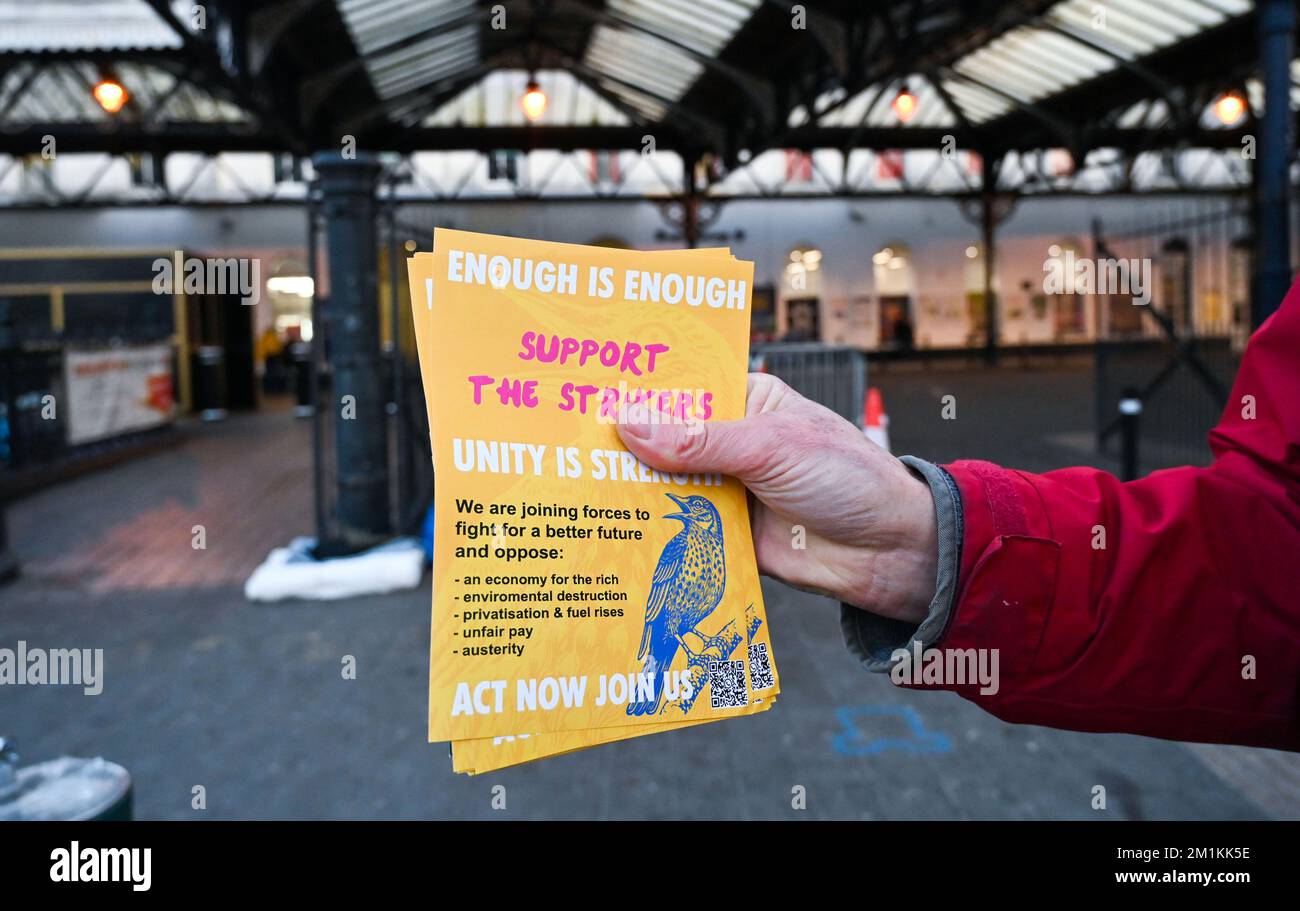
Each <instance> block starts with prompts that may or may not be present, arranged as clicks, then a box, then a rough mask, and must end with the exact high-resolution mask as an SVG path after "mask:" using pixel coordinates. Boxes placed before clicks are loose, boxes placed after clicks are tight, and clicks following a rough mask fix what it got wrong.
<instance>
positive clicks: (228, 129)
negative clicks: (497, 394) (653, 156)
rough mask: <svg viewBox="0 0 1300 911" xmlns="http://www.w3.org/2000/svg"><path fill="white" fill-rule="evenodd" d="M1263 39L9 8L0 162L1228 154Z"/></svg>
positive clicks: (577, 12)
mask: <svg viewBox="0 0 1300 911" xmlns="http://www.w3.org/2000/svg"><path fill="white" fill-rule="evenodd" d="M198 10H202V16H199V15H198V13H197V11H198ZM1254 19H1255V14H1254V4H1253V3H1251V2H1249V0H1106V2H1105V3H1097V2H1096V0H879V2H873V3H862V2H857V0H810V2H806V3H803V4H798V5H792V4H790V3H786V2H781V0H506V2H497V3H489V2H480V0H268V2H259V3H252V2H236V0H225V2H222V0H209V2H207V3H205V4H202V5H201V6H199V5H196V4H193V3H191V2H189V0H82V2H69V0H45V2H41V3H32V2H30V0H0V151H2V152H9V153H16V152H24V151H25V152H34V151H37V150H39V137H40V136H42V135H43V134H44V133H46V132H48V131H49V128H50V127H51V126H57V127H58V128H59V136H60V139H61V141H62V143H63V145H62V148H64V149H66V150H69V151H79V150H86V151H114V152H121V151H155V152H167V151H181V150H184V151H204V152H215V151H239V150H268V151H293V152H297V153H302V154H305V153H308V152H311V151H313V150H316V149H321V148H337V147H338V145H339V142H340V139H341V137H342V136H345V135H351V136H355V137H356V138H357V141H358V144H359V145H360V146H362V147H373V148H377V149H386V150H392V151H401V152H407V151H414V150H421V149H428V150H438V149H479V150H491V149H501V148H517V149H530V148H560V149H571V148H595V149H613V148H636V147H638V146H639V145H640V144H641V143H642V141H643V139H644V137H645V136H646V135H652V136H654V137H655V141H656V143H657V145H658V146H659V147H660V148H668V149H674V150H678V151H682V152H683V153H685V154H687V155H689V156H692V157H694V156H698V155H701V154H710V153H711V154H713V155H715V156H717V157H719V158H720V159H722V160H724V161H728V162H732V161H735V160H737V159H738V158H739V159H743V158H745V157H747V156H749V155H754V154H757V153H759V152H761V151H763V150H765V149H769V148H781V147H786V148H803V149H812V148H840V149H846V150H847V149H852V148H876V149H891V148H933V147H935V146H937V145H938V144H939V142H940V141H941V139H942V138H943V137H944V136H953V137H954V139H955V141H957V142H958V143H959V144H960V145H962V146H963V147H969V148H977V149H981V150H984V151H987V152H993V153H997V152H1000V151H1008V150H1017V149H1020V150H1023V149H1039V148H1048V147H1064V148H1067V149H1070V150H1071V151H1073V152H1074V153H1075V154H1076V156H1080V155H1082V154H1083V153H1086V152H1087V151H1088V150H1090V149H1092V148H1097V147H1103V146H1104V147H1119V148H1128V147H1130V145H1131V146H1132V147H1133V148H1134V149H1150V148H1153V147H1156V148H1159V147H1170V148H1172V147H1185V146H1210V147H1227V146H1229V145H1231V144H1233V143H1235V142H1238V141H1239V139H1238V138H1237V137H1236V133H1235V132H1234V130H1233V129H1231V128H1228V129H1225V125H1224V124H1222V123H1220V122H1218V121H1216V120H1214V118H1212V117H1208V116H1207V112H1208V111H1209V110H1210V106H1211V105H1212V103H1213V102H1214V100H1215V99H1216V98H1218V97H1220V96H1221V95H1222V94H1223V93H1224V92H1233V91H1236V92H1240V93H1241V95H1242V97H1243V98H1245V99H1246V100H1247V102H1248V104H1247V106H1246V111H1245V113H1244V119H1245V120H1248V119H1249V117H1250V116H1251V112H1252V110H1253V111H1255V112H1257V111H1258V108H1259V105H1260V104H1261V103H1262V99H1261V95H1260V93H1259V91H1258V87H1257V86H1255V85H1253V83H1252V82H1251V71H1252V69H1253V67H1254V65H1255V62H1256V61H1255V54H1256V50H1255V46H1256V42H1255V23H1254ZM1207 61H1213V66H1207ZM105 78H112V79H116V80H118V81H119V82H121V83H122V85H123V86H124V87H125V88H126V89H127V91H128V93H129V98H130V100H129V102H128V104H127V106H126V107H125V108H123V109H122V110H121V111H119V112H117V113H116V114H109V113H107V112H105V111H104V110H103V109H101V108H100V106H99V105H98V104H97V103H96V102H95V100H94V99H93V97H92V95H91V91H90V89H91V87H92V86H93V85H94V84H95V83H96V82H98V81H99V80H101V79H105ZM533 79H535V80H536V81H537V82H538V84H539V85H540V86H541V87H542V88H543V90H544V91H545V92H546V93H547V95H548V98H549V104H548V105H547V110H546V113H545V114H544V115H543V116H542V118H541V119H540V120H539V121H538V122H536V123H530V122H529V121H528V120H526V119H525V118H524V116H523V113H522V111H521V109H520V106H519V98H520V96H521V95H522V93H523V91H524V88H525V86H526V85H527V84H528V83H529V82H530V81H531V80H533ZM904 91H905V92H907V93H909V94H910V96H911V97H912V99H913V100H914V113H913V114H912V116H910V117H907V118H903V117H900V115H899V113H898V110H896V106H895V100H896V99H897V97H898V95H899V93H900V92H904ZM1293 106H1294V105H1293ZM1228 126H1229V127H1231V126H1232V125H1228ZM1237 132H1239V131H1237Z"/></svg>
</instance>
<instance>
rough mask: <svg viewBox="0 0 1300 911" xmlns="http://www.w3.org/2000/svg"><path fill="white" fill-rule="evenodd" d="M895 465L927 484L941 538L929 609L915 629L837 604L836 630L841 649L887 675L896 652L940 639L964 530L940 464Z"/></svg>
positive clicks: (909, 461) (953, 489)
mask: <svg viewBox="0 0 1300 911" xmlns="http://www.w3.org/2000/svg"><path fill="white" fill-rule="evenodd" d="M899 461H900V462H902V463H903V464H904V465H906V466H907V467H908V468H910V469H912V471H913V472H915V473H916V474H918V475H920V476H921V478H922V479H923V480H924V481H925V482H926V483H927V484H929V485H930V494H931V496H933V497H934V514H935V520H936V524H937V527H938V533H939V534H938V538H939V572H938V577H937V579H936V580H935V590H934V598H933V599H932V600H931V601H930V610H929V612H928V613H927V614H926V617H925V619H924V620H922V621H921V624H920V625H919V626H917V625H914V624H911V623H905V622H903V621H901V620H893V619H890V618H889V617H881V616H878V615H877V614H873V613H870V612H868V611H865V610H862V609H861V608H859V607H854V606H853V605H851V604H841V605H840V628H841V630H843V632H844V642H845V644H846V645H847V646H848V647H849V651H851V652H852V653H853V654H855V655H857V656H858V658H859V660H861V661H862V663H863V665H865V666H866V668H867V670H869V671H875V672H877V673H885V672H888V671H889V669H890V667H891V665H892V663H891V661H890V656H891V655H892V654H893V653H894V651H895V650H896V649H900V648H901V649H909V650H910V649H911V647H912V643H913V642H914V641H919V642H920V643H921V648H929V647H930V646H931V645H933V644H934V643H935V642H937V641H938V640H939V638H940V637H941V636H942V635H943V632H944V630H945V629H947V627H948V618H949V617H950V616H951V614H952V609H953V604H954V602H955V601H956V595H957V577H958V575H959V574H960V572H961V542H962V535H963V532H964V530H965V529H964V523H963V521H962V513H961V492H960V491H959V490H958V489H957V482H956V481H954V480H953V479H952V475H950V474H948V472H946V471H944V470H943V469H942V468H940V467H939V466H938V465H932V464H931V463H929V462H927V461H925V460H924V459H918V458H916V457H914V456H902V457H901V458H900V459H899Z"/></svg>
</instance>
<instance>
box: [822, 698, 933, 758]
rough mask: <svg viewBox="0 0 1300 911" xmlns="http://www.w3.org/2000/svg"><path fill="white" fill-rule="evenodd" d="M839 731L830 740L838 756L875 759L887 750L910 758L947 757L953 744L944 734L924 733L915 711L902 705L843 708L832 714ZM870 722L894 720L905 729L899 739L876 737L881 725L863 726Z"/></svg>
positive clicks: (846, 706) (923, 723) (921, 722)
mask: <svg viewBox="0 0 1300 911" xmlns="http://www.w3.org/2000/svg"><path fill="white" fill-rule="evenodd" d="M835 717H836V719H837V720H838V721H839V722H840V728H841V729H840V730H839V731H838V732H837V733H836V734H835V736H834V737H833V738H832V739H831V744H832V745H833V746H834V747H835V752H837V753H839V754H840V755H841V756H877V755H879V754H880V753H887V752H889V751H890V750H897V751H898V752H900V753H911V754H913V755H922V754H937V753H949V752H951V751H952V741H950V740H949V739H948V737H947V735H945V734H941V733H939V732H938V731H931V730H927V729H926V727H925V722H924V721H922V720H921V716H920V715H918V714H917V713H916V711H915V710H914V709H912V708H910V707H908V706H905V705H845V706H841V707H840V708H838V709H836V710H835ZM871 718H895V719H898V720H900V721H902V722H903V724H904V725H905V726H906V727H907V733H906V734H904V735H902V736H878V731H873V730H871V728H877V729H878V728H879V727H881V726H880V725H870V724H868V725H863V724H862V722H863V721H866V720H867V719H871Z"/></svg>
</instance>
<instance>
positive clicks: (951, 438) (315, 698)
mask: <svg viewBox="0 0 1300 911" xmlns="http://www.w3.org/2000/svg"><path fill="white" fill-rule="evenodd" d="M1087 380H1088V377H1087V375H1086V374H1085V373H1083V372H1082V371H1071V370H1065V369H1055V370H1049V371H1041V372H1021V371H1010V370H1008V371H1000V372H996V373H992V374H988V373H972V372H960V371H951V370H950V371H931V372H925V373H917V372H908V371H895V372H891V373H886V374H882V375H880V376H876V377H873V382H878V383H879V384H880V385H881V386H882V388H883V389H884V394H885V403H886V405H887V407H888V408H889V410H890V412H891V414H892V416H893V420H894V425H893V432H894V441H895V449H896V450H897V451H899V452H904V451H910V452H915V453H917V454H919V455H923V456H929V457H933V458H941V459H948V458H953V457H956V456H958V455H963V456H978V457H984V458H993V459H997V460H1000V461H1003V462H1005V463H1008V464H1014V465H1017V466H1020V467H1025V468H1030V469H1045V468H1050V467H1055V466H1059V465H1062V464H1068V463H1071V462H1079V461H1084V460H1086V459H1087V457H1088V455H1089V454H1088V453H1087V452H1086V451H1081V450H1079V449H1078V448H1077V446H1072V445H1070V444H1068V443H1060V442H1051V441H1050V440H1049V439H1048V438H1049V437H1052V438H1057V437H1059V436H1060V435H1061V434H1065V437H1064V439H1067V440H1069V439H1073V438H1081V439H1086V432H1087V431H1088V429H1089V426H1090V423H1089V422H1090V415H1091V411H1090V408H1089V406H1087V405H1083V406H1080V405H1078V402H1079V399H1080V396H1081V395H1086V391H1087V390H1086V384H1087ZM950 393H951V394H956V395H957V397H958V418H957V420H956V421H943V420H942V418H941V417H940V415H939V407H940V397H941V396H942V395H945V394H950ZM1071 402H1074V403H1075V404H1071ZM307 441H308V434H307V427H306V426H305V425H303V424H301V423H294V421H293V418H292V417H291V416H289V415H288V414H287V413H283V412H280V413H269V414H261V415H256V416H251V417H241V418H234V419H232V420H230V421H228V422H227V423H225V424H223V425H217V426H197V427H194V428H193V429H192V430H191V431H190V432H189V434H188V438H187V440H186V442H185V443H183V444H182V445H181V446H180V447H178V448H176V449H173V450H169V451H167V452H162V453H158V454H155V455H151V456H148V457H146V458H142V459H139V460H136V461H134V462H130V463H127V464H124V465H120V466H118V467H115V468H112V469H109V470H105V471H102V472H100V473H97V474H95V475H92V476H88V477H84V478H81V479H79V480H76V481H73V482H70V483H67V484H64V485H62V486H60V487H57V488H54V489H50V490H47V491H44V492H42V493H39V494H37V495H35V496H32V497H30V498H28V499H26V500H24V501H22V502H20V503H18V504H17V505H16V506H15V507H13V508H12V510H11V531H12V535H13V539H14V545H15V549H16V550H17V552H18V554H19V556H20V557H21V558H22V559H23V561H24V564H25V566H24V569H25V575H24V577H23V578H22V580H20V581H19V582H18V583H16V584H15V585H13V586H10V587H8V588H5V589H0V645H4V646H7V647H12V646H13V645H14V643H15V642H16V641H17V640H19V639H23V640H26V641H27V642H28V643H29V644H30V645H33V646H47V647H68V646H81V647H91V648H103V649H104V652H105V659H104V660H105V668H106V670H105V685H104V691H103V693H102V694H101V695H98V696H93V697H90V696H84V695H82V694H81V693H80V691H79V690H73V689H71V688H65V687H21V688H20V687H6V688H4V689H3V690H0V733H4V734H6V735H9V736H12V737H14V738H16V739H17V741H18V743H19V746H20V748H21V750H22V753H23V756H24V760H25V761H36V760H41V759H47V758H51V757H53V756H56V755H60V754H63V753H71V754H75V755H95V754H102V755H104V756H107V757H109V758H112V759H114V760H116V761H118V762H121V763H122V764H123V765H125V766H127V767H128V768H129V769H130V770H131V772H132V774H133V775H134V777H135V783H136V812H137V815H138V816H140V817H146V818H166V819H191V818H280V817H288V818H314V817H326V818H375V817H379V818H500V817H503V816H508V817H514V818H529V819H542V818H646V817H649V818H677V817H689V818H745V819H755V818H758V819H766V818H777V819H779V818H789V817H799V816H805V817H816V818H848V819H893V818H921V819H943V818H1016V819H1020V818H1028V819H1043V818H1072V819H1098V818H1101V819H1139V818H1141V819H1146V818H1262V817H1265V816H1269V815H1273V816H1283V817H1292V818H1300V798H1297V794H1300V765H1298V764H1297V762H1296V761H1295V760H1296V757H1294V756H1291V755H1289V754H1280V753H1273V752H1271V751H1263V750H1246V749H1228V748H1203V747H1189V746H1186V745H1182V744H1175V743H1167V742H1162V741H1156V740H1150V739H1146V738H1140V737H1128V736H1094V735H1083V734H1073V733H1067V732H1059V731H1051V730H1047V729H1043V728H1034V727H1023V726H1012V725H1007V724H1004V723H1002V722H1000V721H998V720H996V719H994V718H992V717H990V716H988V715H985V714H984V713H982V712H981V711H980V710H978V709H976V708H974V707H973V706H971V705H969V704H967V703H965V702H963V701H962V700H961V699H959V698H957V697H956V696H953V695H951V694H947V693H938V694H933V693H913V692H907V691H900V690H897V689H895V688H894V687H892V686H891V685H890V684H889V682H888V680H887V679H883V678H880V677H875V676H871V675H868V674H866V673H864V672H862V671H861V670H860V669H859V668H858V667H857V666H856V665H855V663H854V662H853V660H852V659H851V658H850V657H849V656H848V654H847V653H846V652H845V650H844V648H843V645H842V644H841V642H840V637H839V630H838V618H837V613H836V610H835V609H834V606H833V605H831V604H830V603H829V602H827V601H825V600H824V599H820V598H817V597H814V596H811V595H805V594H801V593H796V592H792V591H790V590H789V589H786V588H784V587H783V586H781V585H779V584H776V583H768V584H767V585H766V586H765V588H766V593H767V597H768V605H769V607H768V609H769V615H770V619H771V624H772V630H773V637H774V643H775V647H776V650H777V655H778V658H779V661H780V668H781V675H782V684H783V692H782V694H781V697H780V701H779V703H778V705H777V707H776V708H775V709H774V710H773V711H771V712H768V713H766V714H763V715H759V716H756V717H753V718H746V719H737V720H734V721H729V722H724V723H720V724H713V725H707V726H705V727H703V728H699V729H695V730H687V731H680V732H676V733H673V734H666V735H659V736H656V737H647V738H642V739H640V740H635V741H630V742H627V743H623V744H614V745H610V746H606V747H601V748H597V749H594V750H590V751H587V752H585V753H580V754H574V755H571V756H565V757H559V758H556V759H552V760H547V761H545V762H541V763H537V764H534V765H531V766H525V767H521V768H517V769H513V770H508V771H505V772H502V773H498V774H495V775H488V776H483V777H479V778H466V777H464V776H456V775H454V774H452V772H451V771H450V763H449V761H448V759H447V756H446V753H445V748H443V747H439V746H431V745H429V744H427V743H425V742H424V713H425V688H424V687H425V672H426V663H427V660H428V657H427V656H428V652H427V642H428V632H429V630H428V627H429V619H428V596H427V591H428V588H427V583H426V586H425V587H424V588H422V590H421V591H420V592H419V593H418V594H407V595H400V596H389V597H381V598H366V599H357V600H353V601H348V602H342V603H334V604H324V605H322V604H286V605H279V606H269V607H268V606H259V605H253V604H249V603H248V602H246V601H245V600H244V599H243V597H242V595H241V594H240V585H241V583H242V580H243V579H244V578H245V577H246V575H247V573H248V571H249V570H251V569H252V567H253V566H254V565H255V564H256V563H257V562H258V561H259V560H260V559H261V558H262V556H264V554H265V552H266V551H267V550H269V548H270V547H272V546H273V545H275V544H278V543H283V542H284V541H286V540H287V539H288V538H289V537H291V536H293V535H296V534H302V533H306V532H307V531H309V527H310V490H309V488H310V471H309V466H308V461H307ZM195 525H203V526H204V528H205V531H206V544H207V547H206V549H205V550H201V551H196V550H194V549H193V546H192V545H193V540H194V538H193V535H194V531H193V528H194V526H195ZM346 655H351V656H354V657H355V659H356V662H357V668H358V677H357V679H356V680H355V681H345V680H343V679H342V678H341V675H340V672H339V668H340V662H341V660H342V658H343V656H346ZM498 784H500V785H504V786H505V787H506V809H505V810H504V811H497V810H493V809H492V808H491V803H490V802H491V799H492V797H493V793H492V789H493V787H494V786H495V785H498ZM1098 784H1101V785H1104V786H1105V787H1106V789H1107V794H1108V797H1109V801H1108V809H1107V810H1106V811H1104V812H1098V811H1095V810H1093V809H1091V806H1090V802H1091V798H1092V788H1093V787H1094V786H1095V785H1098ZM196 785H201V786H203V788H204V789H205V791H206V796H207V809H206V810H204V811H197V810H194V809H192V808H191V800H192V796H191V795H192V793H193V790H192V789H193V788H194V787H195V786H196ZM796 787H802V788H804V789H805V792H806V795H807V809H806V811H802V812H801V811H795V810H792V809H791V795H792V789H794V788H796Z"/></svg>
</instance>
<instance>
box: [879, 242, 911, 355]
mask: <svg viewBox="0 0 1300 911" xmlns="http://www.w3.org/2000/svg"><path fill="white" fill-rule="evenodd" d="M871 267H872V274H873V276H874V278H875V285H876V296H877V298H878V299H879V301H880V347H882V348H902V349H907V348H911V347H913V346H914V345H915V343H916V308H915V300H916V269H915V267H914V266H913V264H912V251H911V250H910V249H908V247H907V245H906V244H899V243H895V244H889V245H887V246H884V247H881V248H880V249H879V250H877V251H876V252H875V254H874V255H872V257H871Z"/></svg>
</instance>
